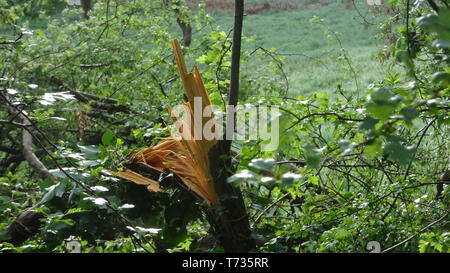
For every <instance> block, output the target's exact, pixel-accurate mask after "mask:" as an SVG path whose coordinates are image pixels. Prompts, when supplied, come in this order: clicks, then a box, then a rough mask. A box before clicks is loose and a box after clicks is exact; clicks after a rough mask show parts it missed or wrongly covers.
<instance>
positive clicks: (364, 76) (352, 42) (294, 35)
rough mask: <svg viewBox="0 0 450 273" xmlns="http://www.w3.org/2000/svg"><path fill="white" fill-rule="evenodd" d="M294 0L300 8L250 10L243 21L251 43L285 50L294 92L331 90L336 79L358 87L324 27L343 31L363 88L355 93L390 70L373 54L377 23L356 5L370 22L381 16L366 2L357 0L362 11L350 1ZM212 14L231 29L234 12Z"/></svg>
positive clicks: (254, 65) (252, 66)
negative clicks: (320, 24) (320, 22)
mask: <svg viewBox="0 0 450 273" xmlns="http://www.w3.org/2000/svg"><path fill="white" fill-rule="evenodd" d="M249 2H250V3H252V2H258V1H257V0H253V1H249ZM249 2H247V3H249ZM291 2H293V3H295V4H296V8H293V9H287V10H274V9H269V10H266V11H263V12H261V13H257V14H248V15H247V16H246V17H245V22H244V35H246V36H249V37H252V36H255V37H256V38H255V41H254V42H253V43H252V44H247V45H246V46H247V47H249V48H253V47H255V48H256V47H258V46H261V47H264V48H267V49H270V48H276V49H277V50H278V52H279V53H282V54H286V55H284V57H285V58H286V59H285V65H284V69H285V72H286V74H287V76H288V79H289V85H290V89H289V95H290V96H297V95H305V94H309V93H311V92H317V91H326V92H333V91H334V90H336V86H337V85H338V84H340V85H341V86H342V88H343V89H344V90H345V92H347V93H348V94H352V93H354V92H355V91H357V90H356V84H355V81H354V79H353V78H354V77H353V73H352V72H351V71H350V70H349V67H348V65H347V64H346V61H345V60H342V58H339V55H340V54H339V53H340V51H341V47H340V45H339V42H338V41H337V40H336V39H334V38H332V39H330V37H327V36H328V34H327V33H325V31H326V28H328V29H329V30H330V31H334V32H337V33H339V40H340V42H341V44H342V47H343V48H344V49H345V50H346V52H347V56H348V57H349V60H350V62H351V64H352V66H353V69H354V71H355V73H356V75H357V80H358V86H359V87H360V88H359V90H358V92H357V93H360V92H361V91H363V90H364V89H365V88H366V87H367V85H368V84H370V83H373V82H375V81H377V80H380V79H382V78H383V77H384V76H385V75H386V74H385V73H386V69H385V68H386V67H385V65H383V64H381V63H380V62H379V61H377V60H375V58H374V57H375V55H376V53H377V51H378V50H379V49H380V48H381V47H382V46H383V41H380V40H378V39H377V38H376V36H377V34H378V31H379V29H378V26H377V25H370V24H364V20H363V18H361V16H360V15H359V13H358V10H359V12H360V13H361V14H362V15H365V16H367V17H366V20H367V21H369V22H371V23H375V24H377V23H378V22H381V20H382V19H383V18H381V16H378V17H377V16H375V15H373V14H372V13H370V12H369V9H368V6H367V4H366V1H363V0H359V1H355V3H356V2H358V3H357V4H356V6H357V8H358V10H357V9H355V8H354V7H353V6H352V5H351V6H349V5H348V4H347V5H346V4H345V2H346V1H328V2H327V1H322V2H320V3H326V5H325V4H324V5H320V4H315V5H314V3H311V1H305V0H296V1H291ZM315 3H318V1H315ZM212 15H213V18H215V24H217V25H219V26H220V27H221V28H222V29H223V30H224V31H226V32H227V31H228V30H229V29H231V27H232V22H233V18H232V16H233V15H232V13H229V12H224V11H213V12H212ZM314 16H317V17H319V18H322V19H323V22H324V26H325V28H324V27H318V26H317V25H314V24H312V23H311V22H310V20H311V18H313V17H314ZM259 67H260V66H259V63H258V61H250V63H248V64H247V65H246V66H244V68H243V69H244V71H247V72H249V73H250V72H253V73H254V71H255V70H256V71H257V70H259Z"/></svg>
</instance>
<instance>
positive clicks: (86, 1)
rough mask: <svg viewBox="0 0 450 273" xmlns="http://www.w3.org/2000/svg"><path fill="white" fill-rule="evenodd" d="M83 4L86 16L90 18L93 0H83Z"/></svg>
mask: <svg viewBox="0 0 450 273" xmlns="http://www.w3.org/2000/svg"><path fill="white" fill-rule="evenodd" d="M81 6H82V7H83V10H84V18H86V19H89V11H91V8H92V0H81Z"/></svg>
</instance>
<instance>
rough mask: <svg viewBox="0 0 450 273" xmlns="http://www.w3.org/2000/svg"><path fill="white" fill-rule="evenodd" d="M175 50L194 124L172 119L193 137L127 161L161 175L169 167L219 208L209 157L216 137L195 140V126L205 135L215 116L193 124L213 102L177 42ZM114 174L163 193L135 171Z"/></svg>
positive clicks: (173, 140) (161, 144) (165, 142)
mask: <svg viewBox="0 0 450 273" xmlns="http://www.w3.org/2000/svg"><path fill="white" fill-rule="evenodd" d="M172 47H173V51H174V54H175V60H176V63H177V66H178V71H179V74H180V78H181V80H182V83H183V88H184V92H185V95H186V98H187V102H185V103H184V105H185V106H186V107H185V108H186V109H188V111H189V112H190V115H189V116H190V119H191V122H190V123H189V122H184V121H183V120H181V118H180V117H177V116H176V115H175V116H174V115H171V116H172V119H173V121H174V122H178V123H179V124H182V129H183V136H186V135H185V134H190V135H188V137H182V138H178V137H177V138H175V137H173V136H170V137H168V138H165V139H163V140H162V141H161V142H159V143H158V144H157V145H155V146H153V147H149V148H146V149H143V150H141V151H138V152H135V153H132V154H130V155H129V156H128V158H129V159H131V160H133V162H135V163H141V164H146V165H148V166H149V167H151V168H153V169H156V170H158V171H160V172H162V171H163V170H164V169H166V168H167V169H169V170H170V171H171V172H173V173H175V174H176V175H178V176H179V177H180V179H181V180H182V181H183V183H184V184H185V185H186V186H187V187H188V188H189V189H190V190H191V191H193V192H195V193H196V194H197V195H199V196H200V197H201V198H203V199H204V200H205V201H206V203H207V204H208V205H217V204H219V198H218V196H217V193H216V191H215V190H214V185H213V178H212V175H211V171H210V164H209V162H210V161H209V157H208V153H209V151H210V149H211V148H212V147H213V146H214V145H215V144H216V143H217V140H216V138H214V139H212V140H206V139H204V138H203V137H201V138H200V139H195V138H194V133H195V129H196V128H195V127H196V126H201V127H200V128H197V130H200V132H202V128H203V126H204V125H205V124H206V123H208V122H214V123H215V117H214V114H211V116H210V117H203V116H202V118H201V121H202V122H201V124H196V123H195V122H194V114H195V111H202V113H203V110H204V109H205V107H208V106H211V102H210V100H209V96H208V93H207V92H206V89H205V86H204V84H203V81H202V78H201V75H200V72H199V71H198V68H197V66H194V72H188V71H187V68H186V64H185V61H184V57H183V53H182V51H181V47H180V44H179V42H178V40H173V41H172ZM196 97H197V100H198V99H199V98H201V102H202V104H201V106H202V107H201V109H194V98H196ZM167 109H168V111H169V114H171V113H172V110H171V108H170V106H168V105H167ZM202 113H200V114H202ZM188 118H189V117H188ZM197 123H199V122H197ZM191 125H192V126H191ZM213 126H215V125H213ZM115 174H116V175H117V176H119V177H121V178H123V179H127V180H130V181H132V182H134V183H136V184H141V185H146V186H147V189H148V190H149V191H152V192H160V191H162V189H161V188H160V186H159V183H158V182H157V181H155V180H153V179H150V178H147V177H144V176H142V175H140V174H138V173H136V172H134V171H132V170H125V171H122V172H116V173H115Z"/></svg>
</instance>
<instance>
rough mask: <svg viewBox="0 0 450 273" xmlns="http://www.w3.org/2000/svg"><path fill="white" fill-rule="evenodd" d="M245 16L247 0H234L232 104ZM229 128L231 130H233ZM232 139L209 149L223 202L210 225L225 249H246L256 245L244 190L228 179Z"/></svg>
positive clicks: (230, 119) (231, 124)
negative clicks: (244, 198) (245, 2)
mask: <svg viewBox="0 0 450 273" xmlns="http://www.w3.org/2000/svg"><path fill="white" fill-rule="evenodd" d="M243 18H244V1H243V0H236V1H235V18H234V34H233V48H232V61H231V83H230V97H229V103H228V104H229V105H233V106H236V104H237V102H238V95H239V66H240V54H241V35H242V26H243ZM234 119H235V116H234V112H233V113H232V114H231V115H230V113H229V114H228V116H227V125H226V130H231V131H232V132H234V129H235V122H234ZM231 131H230V132H231ZM230 147H231V140H230V139H228V140H227V139H224V140H222V141H220V142H219V143H218V144H217V145H216V146H215V147H213V148H212V149H211V151H210V154H209V158H210V167H211V173H212V175H213V178H214V186H215V190H216V192H217V194H218V195H219V196H220V198H221V206H220V207H219V208H216V211H215V213H213V214H212V215H214V217H213V219H212V223H211V225H212V226H213V227H214V228H215V229H216V236H217V237H218V239H219V240H220V242H221V244H222V246H223V247H224V251H225V252H233V253H236V252H239V253H245V252H249V251H251V250H253V249H255V248H256V243H255V240H254V239H253V238H252V236H251V229H250V225H249V221H248V215H247V212H246V209H245V204H244V200H243V197H242V193H241V190H240V189H239V188H238V187H234V186H232V185H231V184H229V183H228V181H227V179H228V177H229V176H231V175H232V171H231V170H232V164H231V163H232V161H231V155H230Z"/></svg>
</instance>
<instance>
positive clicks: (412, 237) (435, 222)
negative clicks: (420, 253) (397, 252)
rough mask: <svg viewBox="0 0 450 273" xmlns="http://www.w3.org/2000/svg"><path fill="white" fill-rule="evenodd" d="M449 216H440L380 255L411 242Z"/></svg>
mask: <svg viewBox="0 0 450 273" xmlns="http://www.w3.org/2000/svg"><path fill="white" fill-rule="evenodd" d="M449 214H450V212H447V213H446V214H444V215H443V216H441V217H440V218H439V219H437V220H436V221H434V222H432V223H430V224H428V225H427V226H425V227H424V228H422V229H421V230H419V232H417V233H414V234H413V235H411V236H409V237H408V238H406V239H405V240H403V241H401V242H400V243H398V244H395V245H393V246H391V247H389V248H386V249H385V250H383V251H382V253H385V252H389V251H391V250H393V249H394V248H397V247H399V246H401V245H403V244H404V243H407V242H409V241H411V240H412V239H414V238H415V237H416V236H418V235H419V234H420V233H422V232H424V231H425V230H427V229H429V228H430V227H432V226H434V225H436V224H437V223H439V222H441V221H442V220H444V219H445V218H446V217H447V216H448V215H449Z"/></svg>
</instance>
